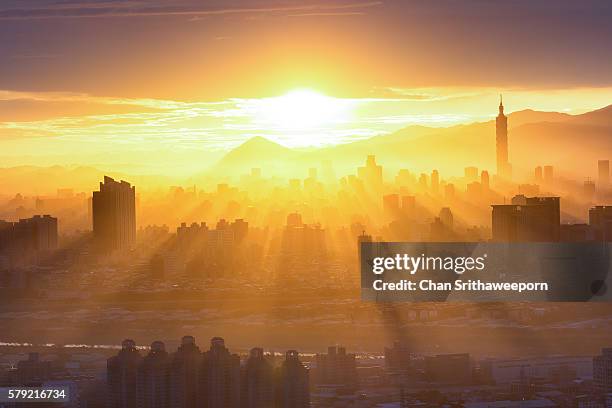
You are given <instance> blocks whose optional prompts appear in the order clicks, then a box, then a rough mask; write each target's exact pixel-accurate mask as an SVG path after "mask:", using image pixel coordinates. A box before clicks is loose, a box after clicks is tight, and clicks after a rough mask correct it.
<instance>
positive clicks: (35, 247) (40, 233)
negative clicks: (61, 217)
mask: <svg viewBox="0 0 612 408" xmlns="http://www.w3.org/2000/svg"><path fill="white" fill-rule="evenodd" d="M57 237H58V234H57V218H55V217H51V216H50V215H35V216H34V217H32V218H22V219H20V220H19V221H18V222H6V221H1V220H0V252H3V251H11V252H17V253H22V254H23V253H34V252H38V251H51V250H54V249H56V248H57Z"/></svg>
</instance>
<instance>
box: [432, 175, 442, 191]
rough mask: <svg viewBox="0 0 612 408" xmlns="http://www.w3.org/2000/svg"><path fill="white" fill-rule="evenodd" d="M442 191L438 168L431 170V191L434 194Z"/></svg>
mask: <svg viewBox="0 0 612 408" xmlns="http://www.w3.org/2000/svg"><path fill="white" fill-rule="evenodd" d="M439 191H440V174H439V173H438V170H434V171H432V172H431V192H432V193H433V194H438V192H439Z"/></svg>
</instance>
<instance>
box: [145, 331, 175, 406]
mask: <svg viewBox="0 0 612 408" xmlns="http://www.w3.org/2000/svg"><path fill="white" fill-rule="evenodd" d="M137 387H138V388H137V389H138V392H137V395H138V408H166V407H168V406H169V404H170V357H169V356H168V353H167V352H166V348H165V346H164V343H162V342H161V341H154V342H153V343H152V344H151V350H150V351H149V354H147V355H146V356H145V357H144V358H143V359H142V362H141V363H140V366H139V367H138V381H137Z"/></svg>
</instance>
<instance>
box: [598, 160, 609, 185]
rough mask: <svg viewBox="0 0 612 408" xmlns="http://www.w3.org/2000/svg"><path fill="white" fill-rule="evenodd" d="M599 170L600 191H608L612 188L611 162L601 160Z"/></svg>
mask: <svg viewBox="0 0 612 408" xmlns="http://www.w3.org/2000/svg"><path fill="white" fill-rule="evenodd" d="M597 170H598V172H599V180H598V182H599V183H598V184H599V185H598V186H597V187H598V189H599V190H600V191H602V190H607V189H608V187H610V160H599V161H598V162H597Z"/></svg>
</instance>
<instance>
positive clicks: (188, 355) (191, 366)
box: [170, 336, 202, 408]
mask: <svg viewBox="0 0 612 408" xmlns="http://www.w3.org/2000/svg"><path fill="white" fill-rule="evenodd" d="M201 364H202V353H201V352H200V349H199V347H198V346H197V345H196V343H195V338H194V337H193V336H184V337H183V338H182V340H181V345H180V346H179V348H178V350H177V351H176V353H174V354H173V355H172V361H171V362H170V407H172V408H197V407H200V405H199V404H198V386H199V379H198V375H199V371H200V366H201Z"/></svg>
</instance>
